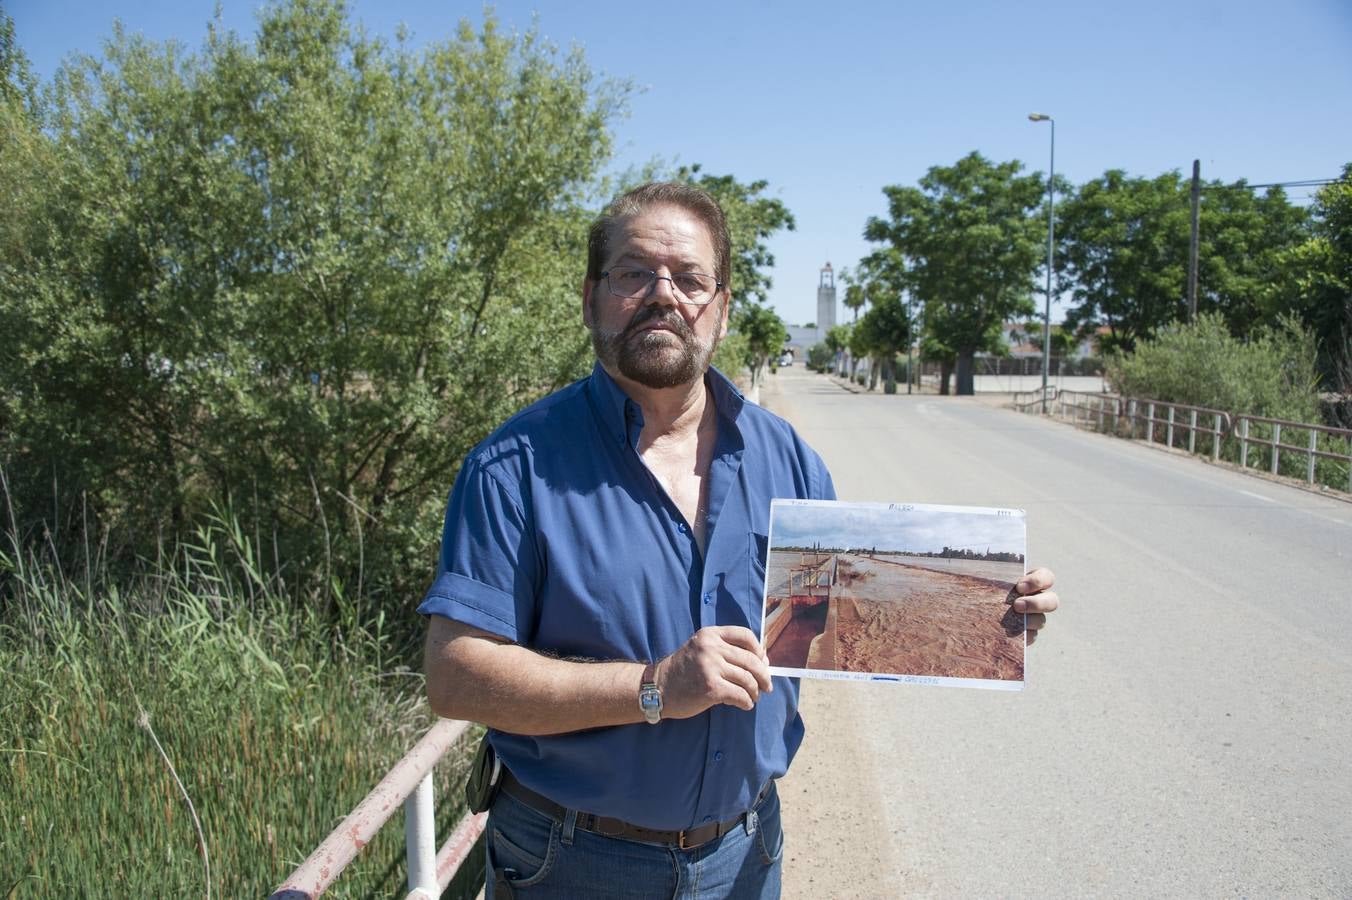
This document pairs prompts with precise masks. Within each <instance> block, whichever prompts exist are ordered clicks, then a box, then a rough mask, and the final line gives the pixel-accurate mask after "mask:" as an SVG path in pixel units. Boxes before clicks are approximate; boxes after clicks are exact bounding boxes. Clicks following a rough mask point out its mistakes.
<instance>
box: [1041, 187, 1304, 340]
mask: <svg viewBox="0 0 1352 900" xmlns="http://www.w3.org/2000/svg"><path fill="white" fill-rule="evenodd" d="M1189 191H1190V187H1189V184H1188V182H1187V181H1186V180H1185V179H1184V178H1183V177H1182V176H1181V175H1180V174H1179V173H1178V172H1166V173H1164V174H1163V175H1160V176H1158V177H1156V178H1149V179H1147V178H1134V177H1129V176H1127V175H1126V173H1124V172H1122V171H1121V170H1117V169H1114V170H1110V171H1108V172H1105V173H1104V174H1103V175H1102V176H1101V177H1100V178H1097V179H1094V180H1093V181H1090V182H1088V183H1086V184H1084V185H1082V186H1081V187H1080V188H1079V189H1078V190H1077V191H1076V192H1074V194H1073V195H1071V196H1070V197H1069V198H1068V199H1067V200H1066V201H1065V202H1064V203H1063V204H1060V205H1059V214H1058V223H1059V224H1058V229H1059V232H1060V235H1061V249H1060V251H1059V253H1058V258H1059V259H1060V260H1061V264H1060V266H1059V268H1060V269H1061V273H1060V274H1061V277H1062V280H1063V282H1065V283H1068V284H1069V285H1070V287H1071V294H1072V297H1073V300H1074V305H1073V306H1072V308H1071V309H1070V311H1069V312H1068V313H1067V316H1066V322H1067V327H1069V328H1071V329H1074V330H1076V331H1077V332H1078V333H1079V334H1080V335H1081V336H1082V337H1083V336H1088V335H1089V334H1091V333H1093V332H1095V331H1096V330H1097V329H1098V328H1099V327H1106V328H1107V332H1108V333H1107V336H1106V339H1105V340H1103V341H1102V344H1103V345H1104V348H1105V349H1107V350H1111V349H1115V348H1120V349H1123V350H1128V351H1130V350H1131V349H1132V348H1133V347H1134V346H1135V345H1136V342H1137V341H1138V340H1140V339H1141V338H1144V337H1150V336H1152V335H1154V334H1155V333H1156V332H1157V331H1159V329H1160V328H1162V327H1164V326H1165V325H1167V324H1168V323H1170V322H1173V321H1175V320H1181V319H1186V318H1187V317H1188V314H1189V313H1188V308H1187V278H1188V249H1189V244H1190V241H1191V236H1190V225H1189V217H1190V208H1191V201H1190V198H1189ZM1307 228H1308V216H1307V215H1306V213H1305V212H1304V211H1303V210H1301V209H1300V208H1299V207H1297V206H1294V205H1293V204H1291V203H1290V202H1289V201H1288V200H1287V198H1286V195H1285V194H1284V193H1283V192H1282V191H1281V189H1280V188H1271V189H1269V190H1268V191H1266V192H1265V193H1264V194H1261V195H1258V194H1255V192H1254V191H1253V189H1252V188H1250V187H1248V186H1247V185H1246V184H1245V183H1244V182H1242V181H1241V182H1238V183H1234V184H1222V183H1220V182H1217V181H1212V182H1208V183H1206V184H1204V185H1203V190H1202V206H1201V211H1200V217H1199V229H1198V230H1199V242H1198V279H1197V283H1198V299H1197V310H1198V313H1199V314H1200V313H1203V312H1215V313H1218V314H1219V315H1221V316H1222V318H1223V319H1224V320H1225V322H1226V323H1227V325H1228V326H1229V327H1230V329H1231V331H1232V332H1233V333H1235V334H1237V335H1242V334H1245V333H1247V332H1249V331H1250V330H1252V329H1253V328H1254V327H1255V326H1257V325H1258V324H1260V323H1264V322H1266V323H1267V324H1275V322H1276V318H1277V316H1278V315H1280V314H1281V312H1282V311H1281V310H1274V309H1272V308H1271V303H1270V299H1269V298H1270V291H1269V286H1270V285H1271V283H1272V281H1273V279H1274V278H1276V277H1277V274H1278V272H1279V270H1280V268H1281V260H1282V259H1283V258H1284V254H1286V253H1287V252H1288V251H1289V250H1290V248H1292V247H1293V246H1295V245H1297V244H1299V243H1300V242H1301V241H1303V240H1304V238H1305V237H1306V236H1307V234H1308V230H1307Z"/></svg>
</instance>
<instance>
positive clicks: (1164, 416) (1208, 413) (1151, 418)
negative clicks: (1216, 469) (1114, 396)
mask: <svg viewBox="0 0 1352 900" xmlns="http://www.w3.org/2000/svg"><path fill="white" fill-rule="evenodd" d="M1118 405H1119V407H1122V406H1125V410H1124V412H1123V416H1122V417H1123V420H1124V421H1126V422H1127V423H1128V427H1129V429H1130V434H1131V436H1132V437H1135V436H1136V425H1137V423H1138V422H1139V423H1141V424H1142V425H1143V426H1144V428H1143V430H1144V432H1145V440H1146V443H1148V444H1153V443H1156V439H1155V435H1156V433H1158V432H1161V431H1162V432H1163V438H1164V439H1163V440H1162V441H1159V443H1162V444H1164V445H1165V446H1168V447H1174V446H1176V445H1175V443H1174V434H1175V433H1177V432H1187V435H1188V452H1189V453H1196V452H1197V435H1198V434H1199V433H1200V434H1205V435H1209V436H1210V437H1211V461H1212V462H1216V461H1218V460H1219V459H1220V458H1221V441H1222V440H1223V439H1224V437H1225V436H1226V435H1227V434H1229V433H1230V414H1229V413H1227V412H1223V411H1221V410H1219V409H1209V408H1208V407H1205V406H1189V405H1188V404H1186V403H1165V402H1163V401H1160V400H1145V399H1140V398H1137V397H1120V398H1118ZM1142 409H1144V413H1142V412H1141V410H1142ZM1199 416H1200V417H1206V418H1209V419H1210V420H1211V426H1210V427H1209V428H1199V427H1198V424H1197V420H1198V417H1199ZM1114 429H1115V430H1116V425H1115V426H1114Z"/></svg>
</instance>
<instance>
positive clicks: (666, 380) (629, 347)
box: [591, 306, 719, 388]
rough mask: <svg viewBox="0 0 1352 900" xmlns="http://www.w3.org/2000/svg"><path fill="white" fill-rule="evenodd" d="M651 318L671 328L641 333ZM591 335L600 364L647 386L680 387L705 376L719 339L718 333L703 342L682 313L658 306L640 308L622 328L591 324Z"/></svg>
mask: <svg viewBox="0 0 1352 900" xmlns="http://www.w3.org/2000/svg"><path fill="white" fill-rule="evenodd" d="M652 320H657V321H660V322H662V324H664V325H666V326H667V327H669V328H670V329H671V331H669V332H648V333H645V334H642V335H639V334H638V330H639V328H641V327H642V326H644V325H646V324H648V323H649V322H650V321H652ZM673 334H674V335H675V336H676V337H677V338H679V339H680V345H679V346H676V345H674V344H673V343H672V341H671V337H672V335H673ZM591 339H592V349H594V350H595V351H596V358H597V359H599V360H600V361H601V365H603V366H605V367H606V368H607V369H610V370H611V371H618V372H619V373H620V374H621V375H623V376H624V377H625V378H628V379H629V380H630V381H634V382H637V383H638V384H641V385H643V386H644V387H648V388H673V387H679V386H681V385H684V384H691V383H693V382H694V381H695V380H697V379H699V378H702V377H703V376H704V371H705V369H707V368H709V360H711V359H713V355H714V351H715V350H717V349H718V340H719V339H718V336H717V335H715V336H714V338H713V339H712V340H711V341H709V343H708V344H704V343H702V342H701V341H700V340H699V339H698V338H697V337H695V332H694V331H693V330H692V329H691V328H690V326H689V325H687V324H686V322H685V319H684V318H682V317H681V314H680V313H678V312H676V311H675V310H662V309H661V308H659V307H656V306H645V307H642V308H640V309H639V311H638V312H637V313H635V314H634V318H633V319H632V320H630V322H629V324H628V325H627V326H625V328H624V329H622V330H620V331H605V330H602V329H601V328H599V327H596V326H592V329H591Z"/></svg>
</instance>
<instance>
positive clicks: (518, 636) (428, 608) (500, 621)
mask: <svg viewBox="0 0 1352 900" xmlns="http://www.w3.org/2000/svg"><path fill="white" fill-rule="evenodd" d="M538 571H539V559H538V554H537V552H536V547H535V543H534V537H533V532H532V529H531V528H530V526H529V522H528V520H527V517H526V515H525V513H524V511H523V507H522V502H521V497H520V495H519V494H518V493H514V492H513V491H512V490H510V489H509V488H508V486H507V485H506V484H505V483H504V482H503V480H501V479H500V478H498V477H495V475H494V474H493V473H492V472H491V471H489V470H488V469H487V468H486V467H485V466H484V465H483V463H482V461H481V460H479V459H477V458H476V457H475V456H473V455H472V456H471V457H470V458H469V459H467V460H466V461H465V465H464V466H463V467H461V469H460V474H459V476H457V478H456V480H455V487H454V489H452V491H451V499H450V502H449V503H448V504H447V507H446V524H445V527H444V529H443V531H442V539H441V562H440V565H439V566H438V570H437V578H436V580H435V581H434V582H432V586H431V587H430V588H428V589H427V593H426V594H424V595H423V600H422V603H421V604H420V605H419V606H418V612H419V613H421V614H422V615H424V616H433V615H435V616H444V617H445V618H448V619H453V620H455V621H457V622H462V623H464V624H465V625H469V626H471V627H473V628H480V629H482V630H484V631H488V632H492V633H493V634H496V635H499V636H501V637H504V638H506V639H508V640H510V641H515V642H518V643H521V642H525V641H528V640H529V638H530V633H531V631H532V623H533V622H534V621H535V602H536V601H535V597H536V587H537V574H538Z"/></svg>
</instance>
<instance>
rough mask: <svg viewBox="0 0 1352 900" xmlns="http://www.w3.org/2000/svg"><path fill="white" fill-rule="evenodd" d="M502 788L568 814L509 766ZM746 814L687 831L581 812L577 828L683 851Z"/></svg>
mask: <svg viewBox="0 0 1352 900" xmlns="http://www.w3.org/2000/svg"><path fill="white" fill-rule="evenodd" d="M774 785H775V782H774V779H771V780H770V781H767V782H765V787H763V788H761V790H760V793H759V794H758V795H757V796H756V800H755V802H754V803H752V804H751V808H752V809H755V808H756V807H757V806H760V804H761V801H762V800H764V799H765V798H766V797H768V796H769V795H770V790H771V789H772V788H773V787H774ZM502 791H503V792H504V793H507V794H510V795H511V796H513V797H515V798H516V799H518V800H520V801H521V802H522V803H524V804H526V805H527V806H529V807H530V808H531V809H534V810H538V811H539V812H542V813H544V814H545V815H547V816H549V817H550V818H553V819H559V820H560V821H562V820H563V818H564V816H566V815H567V814H568V808H567V807H566V806H560V805H559V804H557V803H555V802H554V801H553V800H550V799H549V798H548V797H546V796H544V795H543V794H537V793H535V791H532V790H531V789H530V788H528V787H526V786H525V785H524V784H522V783H521V782H519V781H517V780H516V776H514V775H513V774H512V773H511V772H509V771H508V770H507V769H503V770H502ZM746 815H747V814H746V813H742V814H741V815H739V816H734V817H733V818H731V819H728V820H727V821H726V822H710V823H709V824H707V825H700V826H699V827H698V828H689V829H686V830H685V831H661V830H659V829H655V828H640V827H639V826H637V825H631V824H629V823H628V822H625V821H623V820H622V819H612V818H610V817H608V816H597V815H593V814H591V813H584V812H579V813H578V814H577V827H578V828H581V829H582V830H583V831H590V832H592V833H593V834H601V835H605V836H606V837H613V838H620V839H622V840H626V841H638V842H639V843H641V844H660V845H663V846H667V847H679V848H680V849H682V850H693V849H695V848H696V847H700V846H703V845H704V844H707V843H709V842H710V841H714V840H717V839H718V838H721V837H722V836H723V835H725V834H727V833H728V832H729V831H732V829H734V828H737V827H738V826H740V825H741V824H742V823H743V822H745V821H746Z"/></svg>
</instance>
